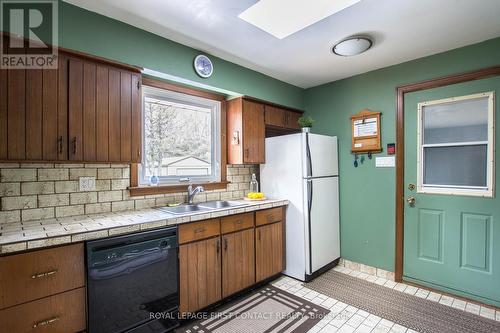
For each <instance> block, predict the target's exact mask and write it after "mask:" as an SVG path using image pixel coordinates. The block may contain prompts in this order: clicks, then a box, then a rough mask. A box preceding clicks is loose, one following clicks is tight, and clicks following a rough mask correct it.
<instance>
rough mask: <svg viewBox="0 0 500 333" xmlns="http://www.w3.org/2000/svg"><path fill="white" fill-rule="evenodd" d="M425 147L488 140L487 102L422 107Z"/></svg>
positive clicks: (476, 101)
mask: <svg viewBox="0 0 500 333" xmlns="http://www.w3.org/2000/svg"><path fill="white" fill-rule="evenodd" d="M422 110H423V123H424V144H436V143H454V142H471V141H487V140H488V98H487V97H484V98H476V99H471V100H464V101H457V102H451V103H443V104H435V105H429V106H424V107H423V108H422Z"/></svg>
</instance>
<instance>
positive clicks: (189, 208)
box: [158, 200, 247, 215]
mask: <svg viewBox="0 0 500 333" xmlns="http://www.w3.org/2000/svg"><path fill="white" fill-rule="evenodd" d="M246 205H247V204H246V203H244V202H240V201H224V200H216V201H207V202H200V203H197V204H183V205H179V206H174V207H168V206H166V207H159V208H158V209H161V210H163V211H165V212H167V213H170V214H176V215H180V214H188V213H195V212H204V211H211V210H217V209H223V208H232V207H241V206H246Z"/></svg>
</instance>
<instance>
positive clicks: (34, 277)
mask: <svg viewBox="0 0 500 333" xmlns="http://www.w3.org/2000/svg"><path fill="white" fill-rule="evenodd" d="M56 273H57V269H54V270H53V271H49V272H45V273H38V274H33V275H32V276H31V278H32V279H40V278H44V277H48V276H52V275H54V274H56Z"/></svg>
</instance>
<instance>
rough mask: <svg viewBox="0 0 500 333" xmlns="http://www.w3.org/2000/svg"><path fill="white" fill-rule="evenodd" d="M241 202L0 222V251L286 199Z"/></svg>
mask: <svg viewBox="0 0 500 333" xmlns="http://www.w3.org/2000/svg"><path fill="white" fill-rule="evenodd" d="M232 201H241V202H242V203H244V204H245V205H244V206H241V207H229V208H221V209H215V210H211V211H209V212H207V211H204V212H197V213H187V214H182V215H180V214H171V213H167V212H165V211H162V210H159V209H156V208H149V209H143V210H134V211H123V212H113V213H105V214H92V215H79V216H72V217H65V218H57V219H48V220H38V221H27V222H15V223H5V224H0V254H5V253H13V252H18V251H24V250H27V249H36V248H43V247H49V246H54V245H60V244H69V243H76V242H81V241H84V240H89V239H97V238H105V237H111V236H115V235H121V234H126V233H132V232H137V231H141V230H148V229H153V228H159V227H164V226H171V225H177V224H181V223H186V222H192V221H199V220H205V219H209V218H216V217H221V216H226V215H233V214H239V213H245V212H250V211H255V210H261V209H266V208H272V207H278V206H285V205H288V200H263V201H243V200H232Z"/></svg>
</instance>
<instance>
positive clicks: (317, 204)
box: [304, 177, 340, 275]
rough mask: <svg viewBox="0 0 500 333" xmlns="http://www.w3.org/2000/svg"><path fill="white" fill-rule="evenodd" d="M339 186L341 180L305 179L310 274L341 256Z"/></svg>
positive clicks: (307, 259) (308, 272) (307, 265)
mask: <svg viewBox="0 0 500 333" xmlns="http://www.w3.org/2000/svg"><path fill="white" fill-rule="evenodd" d="M338 186H339V179H338V177H325V178H315V179H307V180H304V194H305V195H304V198H305V200H304V201H305V203H304V205H305V207H306V211H305V213H306V214H305V215H306V229H307V231H306V273H307V274H309V275H310V274H312V273H314V272H315V271H317V270H318V269H320V268H322V267H324V266H326V265H328V264H330V263H331V262H332V261H334V260H335V259H337V258H339V257H340V237H339V236H340V235H339V188H338Z"/></svg>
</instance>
